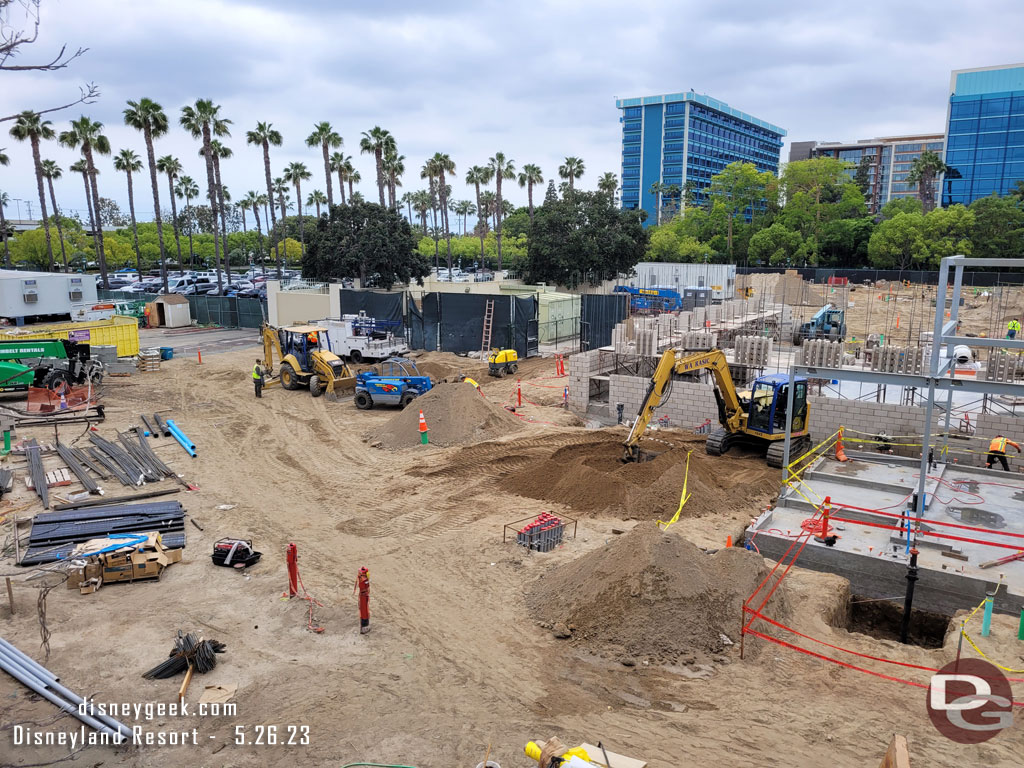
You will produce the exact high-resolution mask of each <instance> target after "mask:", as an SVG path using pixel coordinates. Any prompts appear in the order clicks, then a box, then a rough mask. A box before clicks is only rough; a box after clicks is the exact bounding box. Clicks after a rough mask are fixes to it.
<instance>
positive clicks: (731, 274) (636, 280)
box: [618, 261, 736, 304]
mask: <svg viewBox="0 0 1024 768" xmlns="http://www.w3.org/2000/svg"><path fill="white" fill-rule="evenodd" d="M634 269H635V271H636V275H634V276H633V277H629V278H625V279H623V280H619V281H618V282H619V284H620V285H628V286H630V287H632V288H655V287H657V288H671V289H673V290H675V291H679V294H680V295H682V294H683V291H684V290H685V289H687V288H710V289H711V300H712V301H713V302H714V303H716V304H717V303H720V302H722V301H724V300H726V299H732V298H734V297H735V296H736V265H735V264H673V263H670V262H663V261H642V262H640V263H639V264H637V265H636V267H635V268H634Z"/></svg>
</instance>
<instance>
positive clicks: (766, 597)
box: [746, 534, 811, 629]
mask: <svg viewBox="0 0 1024 768" xmlns="http://www.w3.org/2000/svg"><path fill="white" fill-rule="evenodd" d="M810 540H811V535H810V534H807V537H806V538H805V539H804V541H803V543H802V544H801V545H800V549H798V550H797V551H796V554H795V555H793V559H792V560H790V561H789V564H788V565H787V566H786V570H784V571H783V572H782V575H781V576H779V580H778V581H776V582H775V586H773V587H772V588H771V589H770V590H768V594H767V595H765V598H764V600H762V601H761V604H760V605H759V606H757V610H756V612H755V613H757V614H760V613H761V609H762V608H764V606H765V604H767V602H768V601H769V600H771V597H772V595H774V594H775V590H776V589H778V588H779V585H780V584H782V580H783V579H785V578H786V575H787V574H788V573H789V569H790V568H792V567H793V565H794V564H795V563H796V561H797V558H798V557H800V553H801V552H803V551H804V547H806V546H807V542H808V541H810ZM797 541H799V539H797V540H795V541H794V542H793V544H790V549H792V548H793V545H794V544H796V542H797ZM787 551H788V550H787ZM780 562H781V561H780ZM778 567H779V563H776V564H775V568H778ZM775 568H773V569H772V572H773V573H774V572H775ZM770 575H771V574H769V576H770ZM758 589H760V587H758ZM755 594H756V593H755ZM756 618H757V617H756V616H755V617H754V618H752V619H751V620H750V621H748V622H747V625H746V628H747V629H749V628H750V625H751V624H753V623H754V620H755V619H756Z"/></svg>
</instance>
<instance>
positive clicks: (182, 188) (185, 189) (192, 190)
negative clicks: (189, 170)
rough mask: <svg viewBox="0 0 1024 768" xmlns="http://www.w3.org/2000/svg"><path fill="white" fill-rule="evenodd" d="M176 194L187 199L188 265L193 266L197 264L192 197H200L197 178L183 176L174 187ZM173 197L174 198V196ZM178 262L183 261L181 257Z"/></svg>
mask: <svg viewBox="0 0 1024 768" xmlns="http://www.w3.org/2000/svg"><path fill="white" fill-rule="evenodd" d="M174 194H175V196H176V197H179V198H183V199H184V200H185V210H186V211H188V217H189V225H188V265H189V267H190V268H192V267H195V265H196V252H195V250H193V248H192V198H193V197H199V185H198V184H196V181H195V179H193V178H192V177H191V176H182V177H181V178H180V179H178V183H177V185H176V186H175V187H174ZM171 199H172V200H173V199H174V198H171ZM174 218H175V219H177V218H178V217H177V216H175V217H174ZM178 263H179V264H180V263H181V259H180V258H179V259H178Z"/></svg>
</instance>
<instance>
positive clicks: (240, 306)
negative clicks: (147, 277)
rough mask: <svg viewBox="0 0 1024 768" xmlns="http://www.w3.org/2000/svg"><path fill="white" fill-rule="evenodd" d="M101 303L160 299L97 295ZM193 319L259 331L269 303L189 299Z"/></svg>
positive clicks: (111, 293)
mask: <svg viewBox="0 0 1024 768" xmlns="http://www.w3.org/2000/svg"><path fill="white" fill-rule="evenodd" d="M96 297H97V299H98V300H99V301H105V302H126V303H132V302H137V301H141V302H150V301H155V300H156V299H158V298H160V297H159V296H158V295H157V294H154V293H124V292H122V291H104V290H102V289H101V290H99V291H97V292H96ZM185 298H187V299H188V306H189V312H190V313H191V315H192V319H193V320H195V321H196V322H197V323H198V324H199V325H221V326H223V327H225V328H259V327H260V326H261V325H262V324H263V323H264V322H265V321H266V317H267V303H266V302H265V301H264V300H262V299H250V298H243V299H240V298H237V297H235V296H186V297H185Z"/></svg>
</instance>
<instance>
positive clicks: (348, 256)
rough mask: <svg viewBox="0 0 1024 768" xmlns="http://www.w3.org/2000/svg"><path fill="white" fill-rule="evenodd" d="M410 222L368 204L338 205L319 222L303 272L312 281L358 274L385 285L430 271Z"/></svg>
mask: <svg viewBox="0 0 1024 768" xmlns="http://www.w3.org/2000/svg"><path fill="white" fill-rule="evenodd" d="M429 272H430V269H429V265H428V262H427V260H426V259H425V258H424V257H423V256H422V255H421V254H420V253H419V252H418V251H417V249H416V239H415V237H414V236H413V233H412V228H411V227H410V226H409V222H408V221H406V220H405V218H403V217H402V215H401V214H399V213H398V212H397V211H394V210H391V209H389V208H386V207H382V206H377V205H372V204H368V203H364V202H356V201H352V202H350V204H349V205H339V206H335V207H334V208H332V209H331V210H330V212H329V213H328V215H327V216H326V217H324V218H322V219H320V220H319V221H318V223H317V227H316V232H315V234H314V235H312V236H311V238H310V243H309V248H308V249H307V250H306V254H305V256H304V257H303V259H302V274H303V276H304V277H307V278H312V279H314V280H330V279H332V278H343V277H350V278H351V277H358V278H359V280H360V283H361V284H362V285H364V286H365V285H367V282H368V279H369V278H373V283H374V284H375V285H378V286H380V287H383V288H391V287H392V286H393V285H394V284H395V283H409V282H411V281H413V280H417V281H418V282H420V283H422V278H424V277H426V275H427V274H429Z"/></svg>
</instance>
